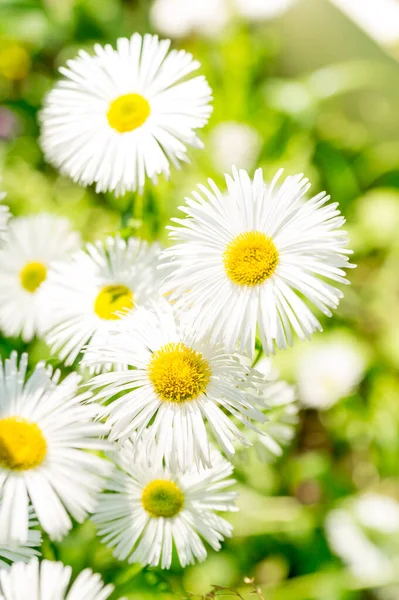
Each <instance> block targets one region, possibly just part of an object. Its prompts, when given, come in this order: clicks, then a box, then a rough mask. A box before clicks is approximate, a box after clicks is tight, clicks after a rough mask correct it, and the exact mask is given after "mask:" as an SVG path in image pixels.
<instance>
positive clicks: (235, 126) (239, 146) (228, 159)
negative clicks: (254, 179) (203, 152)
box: [210, 121, 262, 171]
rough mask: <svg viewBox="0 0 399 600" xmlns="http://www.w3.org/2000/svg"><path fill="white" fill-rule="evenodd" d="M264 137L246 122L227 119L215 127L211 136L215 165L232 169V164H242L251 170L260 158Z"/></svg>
mask: <svg viewBox="0 0 399 600" xmlns="http://www.w3.org/2000/svg"><path fill="white" fill-rule="evenodd" d="M261 144H262V138H261V136H260V135H259V133H258V132H257V131H256V129H254V128H253V127H251V126H250V125H247V124H246V123H238V122H235V121H225V122H223V123H219V124H218V125H216V127H214V129H213V131H212V133H211V137H210V150H211V153H212V158H213V161H214V164H215V167H216V168H217V169H219V170H220V171H230V169H231V165H240V167H241V168H242V169H246V170H247V171H250V170H251V169H252V168H253V167H254V165H255V163H256V160H257V158H258V155H259V152H260V148H261Z"/></svg>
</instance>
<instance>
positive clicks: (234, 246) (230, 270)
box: [223, 231, 279, 285]
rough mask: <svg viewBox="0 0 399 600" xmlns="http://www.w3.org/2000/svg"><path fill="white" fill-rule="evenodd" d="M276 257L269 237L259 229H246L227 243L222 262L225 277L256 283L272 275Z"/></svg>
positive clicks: (240, 283)
mask: <svg viewBox="0 0 399 600" xmlns="http://www.w3.org/2000/svg"><path fill="white" fill-rule="evenodd" d="M278 258H279V256H278V251H277V248H276V246H275V245H274V242H273V240H272V239H271V238H269V237H267V236H266V235H265V234H264V233H261V232H260V231H247V232H246V233H241V234H240V235H238V236H237V237H235V238H234V239H233V240H232V241H231V242H230V243H229V244H228V246H227V247H226V250H225V251H224V254H223V263H224V268H225V271H226V274H227V277H228V278H229V279H230V280H231V281H232V282H233V283H236V284H238V285H258V284H259V283H263V282H264V281H265V280H266V279H268V278H269V277H271V276H272V275H273V273H274V271H275V269H276V267H277V264H278Z"/></svg>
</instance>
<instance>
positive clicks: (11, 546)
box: [0, 497, 42, 569]
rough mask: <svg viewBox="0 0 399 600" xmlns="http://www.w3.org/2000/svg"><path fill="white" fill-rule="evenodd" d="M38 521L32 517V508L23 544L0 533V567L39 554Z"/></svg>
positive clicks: (40, 539)
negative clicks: (26, 536) (26, 535)
mask: <svg viewBox="0 0 399 600" xmlns="http://www.w3.org/2000/svg"><path fill="white" fill-rule="evenodd" d="M1 502H2V498H1V497H0V503H1ZM37 525H38V522H37V520H36V519H35V517H34V512H33V509H30V511H29V516H28V538H27V540H25V542H24V543H23V544H21V543H19V542H16V541H15V540H13V539H10V537H9V536H8V535H7V532H5V531H3V532H1V533H0V569H2V568H5V567H7V566H8V565H9V564H10V563H13V562H18V561H23V562H26V561H28V560H30V559H31V558H32V557H34V556H38V555H39V547H40V545H41V543H42V537H41V533H40V530H39V529H37Z"/></svg>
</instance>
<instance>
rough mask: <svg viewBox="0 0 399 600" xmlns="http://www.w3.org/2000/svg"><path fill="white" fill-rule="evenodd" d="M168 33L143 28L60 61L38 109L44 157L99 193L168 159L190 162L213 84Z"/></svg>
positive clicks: (151, 173) (138, 180) (125, 185)
mask: <svg viewBox="0 0 399 600" xmlns="http://www.w3.org/2000/svg"><path fill="white" fill-rule="evenodd" d="M169 46H170V40H159V39H158V37H157V36H153V35H148V34H147V35H145V36H144V37H142V36H141V35H139V34H138V33H135V34H134V35H132V37H131V38H130V39H127V38H119V39H118V41H117V49H116V50H114V49H113V48H112V47H111V46H110V45H109V44H107V45H106V46H105V47H102V46H100V45H99V44H96V45H95V46H94V56H90V55H89V54H88V53H87V52H85V51H83V50H81V51H80V52H79V56H78V57H77V58H75V59H74V60H70V61H68V63H67V65H68V66H67V68H64V67H63V68H61V69H60V71H61V73H62V75H64V79H63V80H61V81H60V82H58V83H57V84H56V85H55V87H54V89H53V90H52V91H51V92H50V93H49V95H48V96H47V99H46V101H45V108H44V110H43V111H42V113H41V123H42V134H41V143H42V147H43V150H44V153H45V156H46V158H47V160H48V161H49V162H51V163H52V164H54V165H55V166H56V167H57V168H59V169H60V170H61V172H62V173H64V174H67V175H69V176H70V177H72V178H73V179H74V181H77V182H79V183H81V184H82V185H90V184H92V183H96V190H97V192H102V191H105V190H111V191H113V190H114V191H115V192H116V193H118V194H124V193H125V192H126V191H128V190H133V191H134V190H137V189H139V190H142V189H143V187H144V183H145V180H146V178H147V177H148V178H150V179H152V180H153V181H154V182H156V180H157V176H158V175H159V174H161V173H163V174H164V175H165V176H166V177H168V176H169V169H170V167H169V163H172V164H173V165H174V166H175V167H178V166H179V163H180V162H182V161H186V162H187V161H188V158H187V153H186V152H187V146H193V147H198V148H201V147H202V143H201V141H200V140H199V138H198V137H197V135H196V133H195V130H196V129H198V128H201V127H204V125H205V124H206V123H207V121H208V118H209V116H210V114H211V110H212V109H211V106H210V104H209V102H210V100H211V90H210V88H209V85H208V83H207V82H206V80H205V78H204V77H203V76H197V77H193V78H189V77H188V76H189V75H191V73H192V72H194V71H196V70H197V69H198V68H199V67H200V64H199V62H198V61H196V60H194V59H193V57H192V56H191V54H189V53H187V52H185V51H183V50H171V51H170V52H169Z"/></svg>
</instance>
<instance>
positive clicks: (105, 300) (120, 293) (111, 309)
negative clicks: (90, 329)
mask: <svg viewBox="0 0 399 600" xmlns="http://www.w3.org/2000/svg"><path fill="white" fill-rule="evenodd" d="M133 306H134V301H133V292H132V291H131V290H129V288H128V287H126V286H125V285H121V284H119V283H117V284H115V285H106V286H104V287H103V289H102V290H100V292H99V294H98V296H97V298H96V300H95V302H94V312H95V313H96V314H97V315H98V316H99V317H100V318H101V319H108V320H111V321H117V320H118V319H120V316H119V315H118V314H115V313H118V312H122V313H124V312H127V311H129V310H130V309H131V308H133Z"/></svg>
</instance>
